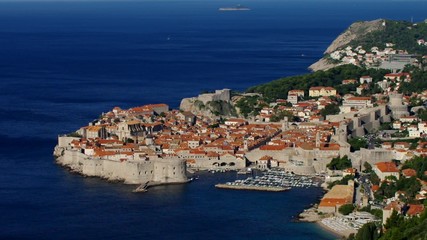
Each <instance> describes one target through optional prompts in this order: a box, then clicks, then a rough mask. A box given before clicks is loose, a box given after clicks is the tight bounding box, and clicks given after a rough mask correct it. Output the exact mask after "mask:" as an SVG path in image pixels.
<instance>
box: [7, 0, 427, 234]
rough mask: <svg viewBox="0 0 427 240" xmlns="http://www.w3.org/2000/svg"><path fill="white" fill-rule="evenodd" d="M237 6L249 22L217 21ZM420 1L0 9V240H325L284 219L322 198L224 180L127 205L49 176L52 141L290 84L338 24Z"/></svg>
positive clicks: (93, 187)
mask: <svg viewBox="0 0 427 240" xmlns="http://www.w3.org/2000/svg"><path fill="white" fill-rule="evenodd" d="M238 3H240V4H243V5H246V6H248V7H250V8H252V9H253V10H252V11H248V12H219V11H217V9H218V8H219V7H224V6H233V5H236V4H238ZM425 9H427V4H426V2H422V1H420V2H410V3H405V2H389V1H385V2H382V3H381V2H380V3H369V2H364V3H363V4H360V3H359V2H351V1H350V2H346V3H342V2H333V1H325V2H321V3H313V2H302V3H301V2H297V1H247V0H244V1H239V2H235V1H224V0H219V1H217V0H215V1H214V0H206V1H179V2H178V1H146V2H44V3H41V2H39V3H34V2H33V3H31V2H24V3H14V2H0V80H1V81H0V102H1V105H0V130H1V132H0V134H1V135H0V144H1V151H0V161H1V164H0V210H1V214H0V238H1V239H95V238H99V239H141V238H151V239H202V238H203V239H219V238H222V239H332V238H333V236H332V235H330V234H328V233H325V232H323V231H321V230H320V229H319V228H317V227H316V226H315V225H313V224H302V223H293V222H291V220H292V217H293V216H295V215H296V214H297V213H298V212H300V211H302V209H303V208H304V207H307V206H308V205H309V204H310V203H313V202H315V201H316V200H317V199H318V197H320V196H321V190H320V189H299V190H297V189H295V190H291V191H288V192H284V193H263V192H238V191H221V190H217V189H214V188H213V185H214V184H215V183H218V182H224V181H226V180H234V179H235V178H236V175H235V174H234V173H227V174H219V175H212V174H202V175H201V177H200V180H198V181H196V182H193V183H191V184H187V185H179V186H165V187H158V188H153V189H150V191H149V192H148V193H145V194H132V193H131V192H130V191H131V190H132V187H131V186H124V185H122V184H110V183H106V182H104V181H102V180H98V179H89V178H83V177H81V176H77V175H73V174H70V173H68V172H67V171H66V170H64V169H62V168H60V167H58V166H56V165H55V164H54V162H53V158H52V156H51V155H52V150H53V147H54V145H55V138H56V135H57V134H59V133H66V132H70V131H73V130H75V129H77V128H78V127H80V126H82V125H86V124H87V122H89V121H90V120H92V119H93V118H96V117H97V116H98V115H99V114H100V113H101V112H103V111H108V110H109V109H111V108H113V107H114V106H121V107H123V108H126V107H130V106H136V105H143V104H147V103H159V102H164V103H167V104H169V105H171V106H172V107H177V106H178V105H179V101H180V99H181V98H183V97H189V96H194V95H197V94H198V93H200V92H201V91H204V90H214V89H220V88H225V87H227V88H232V89H235V90H240V91H242V90H244V89H246V88H247V87H250V86H253V85H256V84H260V83H263V82H267V81H270V80H273V79H276V78H279V77H281V76H288V75H295V74H302V73H306V72H307V67H308V66H309V65H310V64H311V63H313V62H314V61H316V60H317V59H318V58H320V57H321V55H322V52H323V51H324V50H325V49H326V47H327V46H328V45H329V43H330V42H331V41H332V40H333V39H334V38H335V37H336V36H337V35H338V34H339V33H340V32H342V31H343V30H344V29H345V28H346V27H347V26H348V25H349V24H350V23H352V22H353V21H357V20H371V19H377V18H389V19H406V20H409V19H410V18H411V17H414V20H415V21H421V20H423V19H424V18H426V16H425V15H424V14H425V11H424V10H425Z"/></svg>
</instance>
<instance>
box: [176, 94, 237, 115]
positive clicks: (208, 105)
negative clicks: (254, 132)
mask: <svg viewBox="0 0 427 240" xmlns="http://www.w3.org/2000/svg"><path fill="white" fill-rule="evenodd" d="M179 109H180V110H182V111H188V112H192V113H193V114H196V115H203V116H207V117H210V118H215V117H218V116H225V117H236V116H237V115H238V114H237V112H236V109H235V107H234V106H233V104H232V101H223V100H215V101H207V102H205V103H204V102H202V101H201V100H199V99H198V98H197V97H193V98H184V99H182V100H181V104H180V106H179Z"/></svg>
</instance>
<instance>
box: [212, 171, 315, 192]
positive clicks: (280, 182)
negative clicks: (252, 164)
mask: <svg viewBox="0 0 427 240" xmlns="http://www.w3.org/2000/svg"><path fill="white" fill-rule="evenodd" d="M320 184H321V179H319V178H317V177H309V176H301V175H296V174H293V173H289V172H286V171H283V170H277V169H273V170H269V171H267V172H264V173H262V175H260V176H254V172H251V176H250V177H248V178H246V179H237V180H235V181H234V182H226V183H224V184H216V185H215V187H217V188H225V189H236V190H258V191H274V192H280V191H286V190H290V189H292V188H293V187H296V188H309V187H320Z"/></svg>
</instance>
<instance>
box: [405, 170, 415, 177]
mask: <svg viewBox="0 0 427 240" xmlns="http://www.w3.org/2000/svg"><path fill="white" fill-rule="evenodd" d="M402 174H403V176H405V177H414V176H417V171H415V170H414V169H412V168H407V169H403V170H402Z"/></svg>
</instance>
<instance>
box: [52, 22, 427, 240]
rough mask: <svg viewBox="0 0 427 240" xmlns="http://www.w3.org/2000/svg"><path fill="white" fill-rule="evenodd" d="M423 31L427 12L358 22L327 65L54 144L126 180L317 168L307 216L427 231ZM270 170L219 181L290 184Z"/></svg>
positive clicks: (129, 113) (142, 110)
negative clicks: (315, 196)
mask: <svg viewBox="0 0 427 240" xmlns="http://www.w3.org/2000/svg"><path fill="white" fill-rule="evenodd" d="M397 29H400V30H399V31H398V30H397ZM384 33H385V34H386V36H383V35H382V34H384ZM378 39H382V40H384V41H386V42H383V41H379V40H378ZM424 39H427V23H425V22H422V23H408V22H397V21H389V20H375V21H372V22H362V23H355V24H353V25H352V26H351V27H350V28H349V29H348V30H347V31H346V32H344V33H343V34H342V35H341V36H340V37H338V38H337V40H335V41H334V43H333V44H332V45H331V46H330V47H329V48H328V50H327V51H326V55H325V57H324V58H323V59H322V60H321V61H322V62H325V61H326V62H327V63H328V64H329V65H328V66H325V65H322V64H320V65H319V64H317V65H316V64H315V65H314V66H316V67H313V65H312V67H311V68H312V69H313V70H314V71H315V72H314V73H311V74H306V75H302V76H293V77H287V78H282V79H278V80H275V81H272V82H270V83H266V84H262V85H260V86H255V87H251V88H249V89H248V90H247V92H246V93H235V92H232V91H231V90H230V89H222V90H216V91H214V92H210V93H202V94H200V95H198V96H196V97H191V98H185V99H183V100H182V101H181V105H180V110H170V109H169V106H168V105H166V104H150V105H144V106H139V107H133V108H130V109H121V108H119V107H115V108H114V109H112V110H111V111H108V112H107V113H103V114H102V115H101V116H100V117H99V118H98V119H95V120H94V121H92V122H90V123H89V124H88V126H84V127H82V128H80V129H78V130H77V131H76V132H74V133H71V134H68V135H64V136H59V137H58V145H57V146H56V147H55V151H54V155H55V156H56V157H57V162H58V163H59V164H61V165H64V166H67V167H69V168H70V169H72V170H73V171H76V172H78V173H81V174H83V175H86V176H96V177H102V178H106V179H108V180H121V181H124V182H125V183H129V184H145V185H149V184H175V183H185V182H187V181H188V179H187V176H186V172H187V171H188V170H189V171H199V170H212V171H218V170H219V171H227V170H242V169H246V168H247V167H251V168H254V169H258V170H260V171H265V172H267V174H268V173H270V172H272V171H279V172H281V174H283V177H284V176H293V175H309V176H316V177H320V178H322V179H323V181H324V182H325V184H324V186H325V188H326V189H328V190H329V191H328V193H327V194H326V195H325V196H324V197H323V198H322V200H321V201H320V203H319V204H318V205H316V207H315V208H312V209H310V210H308V211H306V212H305V213H303V214H302V217H304V218H307V219H309V220H310V221H311V220H317V221H318V222H321V223H322V224H323V225H324V226H326V227H327V228H328V229H330V230H333V231H335V232H337V233H339V234H341V235H345V236H350V239H364V238H363V237H364V236H368V235H369V236H371V237H372V238H370V239H378V238H379V237H380V238H379V239H404V238H395V236H397V235H398V234H399V233H401V232H403V231H405V234H406V236H409V235H410V234H413V236H415V238H413V239H422V238H421V237H422V236H424V235H422V234H426V232H425V231H426V230H425V228H424V229H421V226H423V224H425V223H426V221H427V220H426V219H427V213H426V210H425V205H426V204H427V200H426V199H427V195H426V194H427V157H426V146H427V108H426V106H427V71H426V67H425V66H426V64H427V56H426V55H425V54H427V44H426V43H425V41H424ZM319 66H320V67H319ZM326 68H328V70H325V69H326ZM272 169H273V170H272ZM277 169H278V170H277ZM265 180H266V181H264V182H259V181H258V180H257V181H258V182H257V181H255V180H254V182H256V183H255V184H258V186H257V185H255V184H253V182H252V179H249V178H248V179H247V181H243V182H237V181H236V182H234V183H226V184H220V185H217V187H219V188H234V189H236V188H244V189H250V190H270V191H275V190H277V191H284V190H287V188H286V187H284V186H283V185H280V184H281V183H283V181H282V180H283V178H282V177H280V178H277V181H278V182H275V181H276V180H274V181H270V179H265ZM267 182H268V183H267ZM263 184H264V185H267V186H269V187H268V189H264V186H263ZM271 186H273V187H276V186H277V188H273V187H271ZM310 186H311V185H310ZM398 223H402V224H403V223H405V224H406V225H404V226H407V227H408V228H407V229H405V230H402V229H401V227H400V226H399V224H398ZM382 230H385V231H386V232H385V233H383V232H382ZM358 231H359V232H358ZM411 236H412V235H411ZM411 239H412V238H411Z"/></svg>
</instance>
